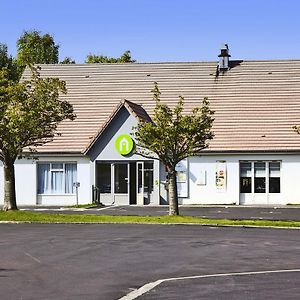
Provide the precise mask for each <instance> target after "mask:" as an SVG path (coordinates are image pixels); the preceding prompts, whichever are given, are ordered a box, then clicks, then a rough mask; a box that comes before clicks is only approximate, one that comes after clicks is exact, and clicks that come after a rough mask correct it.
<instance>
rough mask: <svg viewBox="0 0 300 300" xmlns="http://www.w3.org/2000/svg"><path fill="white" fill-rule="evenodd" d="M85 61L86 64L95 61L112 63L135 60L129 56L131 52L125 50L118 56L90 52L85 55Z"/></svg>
mask: <svg viewBox="0 0 300 300" xmlns="http://www.w3.org/2000/svg"><path fill="white" fill-rule="evenodd" d="M85 62H86V63H88V64H95V63H102V64H104V63H106V64H114V63H133V62H135V60H134V59H132V58H131V53H130V51H129V50H128V51H125V52H124V53H123V54H122V55H121V56H120V57H117V58H114V57H109V56H104V55H94V54H90V55H88V56H87V57H86V60H85Z"/></svg>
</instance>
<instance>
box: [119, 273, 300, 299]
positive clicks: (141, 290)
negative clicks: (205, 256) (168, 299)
mask: <svg viewBox="0 0 300 300" xmlns="http://www.w3.org/2000/svg"><path fill="white" fill-rule="evenodd" d="M291 272H300V269H290V270H288V269H287V270H269V271H253V272H234V273H217V274H206V275H195V276H184V277H170V278H164V279H159V280H156V281H153V282H149V283H147V284H145V285H143V286H142V287H140V288H138V289H137V290H134V291H132V292H130V293H129V294H127V295H125V296H124V297H122V298H120V299H119V300H134V299H136V298H138V297H139V296H142V295H143V294H145V293H148V292H149V291H151V290H152V289H153V288H155V287H156V286H158V285H159V284H161V283H163V282H169V281H176V280H185V279H201V278H210V277H226V276H243V275H259V274H272V273H291Z"/></svg>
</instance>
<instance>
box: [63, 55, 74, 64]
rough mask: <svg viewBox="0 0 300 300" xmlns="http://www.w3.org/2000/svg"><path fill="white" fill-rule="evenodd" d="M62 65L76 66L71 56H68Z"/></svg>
mask: <svg viewBox="0 0 300 300" xmlns="http://www.w3.org/2000/svg"><path fill="white" fill-rule="evenodd" d="M60 64H64V65H67V64H76V62H75V60H74V59H72V58H71V57H69V56H66V57H65V58H64V59H63V60H62V61H61V62H60Z"/></svg>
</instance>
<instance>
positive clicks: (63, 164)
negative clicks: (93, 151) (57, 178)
mask: <svg viewBox="0 0 300 300" xmlns="http://www.w3.org/2000/svg"><path fill="white" fill-rule="evenodd" d="M55 164H62V168H60V169H56V168H53V167H52V165H55ZM70 164H72V165H75V166H76V181H78V173H77V165H78V164H77V162H76V161H39V162H37V164H36V174H37V176H36V189H37V195H38V196H45V195H46V196H69V195H70V196H71V195H75V194H76V192H75V189H73V188H72V190H73V191H74V192H73V193H66V165H70ZM39 165H48V166H49V174H50V182H52V173H55V172H57V173H58V172H60V173H62V186H63V189H64V192H62V193H53V192H52V193H49V192H48V193H39V191H38V188H39V172H38V168H39ZM51 190H52V187H51Z"/></svg>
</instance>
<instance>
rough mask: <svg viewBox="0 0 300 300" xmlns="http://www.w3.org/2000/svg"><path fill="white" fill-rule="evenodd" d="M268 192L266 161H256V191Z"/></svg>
mask: <svg viewBox="0 0 300 300" xmlns="http://www.w3.org/2000/svg"><path fill="white" fill-rule="evenodd" d="M265 192H266V163H265V162H255V163H254V193H265Z"/></svg>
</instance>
